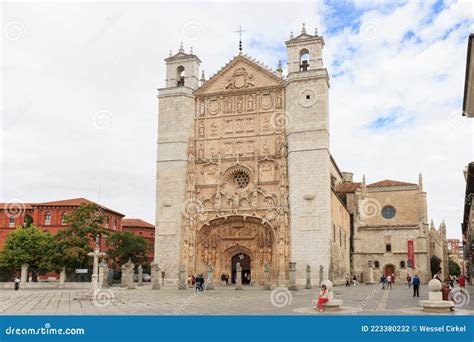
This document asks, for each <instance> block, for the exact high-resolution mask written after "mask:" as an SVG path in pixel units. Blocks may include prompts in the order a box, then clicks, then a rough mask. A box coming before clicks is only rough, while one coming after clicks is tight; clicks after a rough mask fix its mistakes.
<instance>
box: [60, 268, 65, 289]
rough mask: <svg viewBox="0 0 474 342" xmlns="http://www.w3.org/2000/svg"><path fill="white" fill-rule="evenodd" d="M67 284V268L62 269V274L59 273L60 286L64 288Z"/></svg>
mask: <svg viewBox="0 0 474 342" xmlns="http://www.w3.org/2000/svg"><path fill="white" fill-rule="evenodd" d="M65 282H66V267H63V268H61V272H59V285H60V286H63V285H64V283H65Z"/></svg>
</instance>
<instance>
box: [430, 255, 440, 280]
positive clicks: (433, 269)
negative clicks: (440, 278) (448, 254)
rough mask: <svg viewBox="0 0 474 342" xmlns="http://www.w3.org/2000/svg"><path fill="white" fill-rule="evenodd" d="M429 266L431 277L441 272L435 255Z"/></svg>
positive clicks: (438, 259)
mask: <svg viewBox="0 0 474 342" xmlns="http://www.w3.org/2000/svg"><path fill="white" fill-rule="evenodd" d="M430 264H431V276H433V277H434V275H435V274H437V273H439V272H441V259H440V258H438V257H437V256H436V255H433V256H432V257H431V259H430Z"/></svg>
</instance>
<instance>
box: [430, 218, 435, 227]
mask: <svg viewBox="0 0 474 342" xmlns="http://www.w3.org/2000/svg"><path fill="white" fill-rule="evenodd" d="M430 228H431V229H435V226H434V221H433V220H431V224H430Z"/></svg>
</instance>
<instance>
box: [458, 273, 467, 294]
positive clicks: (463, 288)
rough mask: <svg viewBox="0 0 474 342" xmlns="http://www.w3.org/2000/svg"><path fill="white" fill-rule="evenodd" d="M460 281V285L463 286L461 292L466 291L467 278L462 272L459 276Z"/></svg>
mask: <svg viewBox="0 0 474 342" xmlns="http://www.w3.org/2000/svg"><path fill="white" fill-rule="evenodd" d="M458 283H459V287H460V288H461V293H464V291H465V289H466V278H465V277H464V275H462V274H461V275H460V276H459V278H458Z"/></svg>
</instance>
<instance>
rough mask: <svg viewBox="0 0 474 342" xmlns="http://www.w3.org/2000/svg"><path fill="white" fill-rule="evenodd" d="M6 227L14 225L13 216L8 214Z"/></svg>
mask: <svg viewBox="0 0 474 342" xmlns="http://www.w3.org/2000/svg"><path fill="white" fill-rule="evenodd" d="M8 227H10V228H14V227H15V216H10V217H9V218H8Z"/></svg>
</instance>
